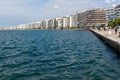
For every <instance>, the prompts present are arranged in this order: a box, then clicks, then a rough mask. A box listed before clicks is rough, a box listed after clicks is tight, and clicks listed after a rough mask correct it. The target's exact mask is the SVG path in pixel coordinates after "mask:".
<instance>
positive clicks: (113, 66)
mask: <svg viewBox="0 0 120 80" xmlns="http://www.w3.org/2000/svg"><path fill="white" fill-rule="evenodd" d="M0 80H120V57H118V56H117V54H116V51H115V50H113V49H112V48H110V47H109V46H107V45H106V44H104V43H103V42H102V41H101V40H100V39H98V38H97V37H96V36H95V35H94V34H93V33H91V32H90V31H78V30H74V31H54V30H53V31H49V30H48V31H39V30H31V31H0Z"/></svg>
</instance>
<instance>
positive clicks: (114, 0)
mask: <svg viewBox="0 0 120 80" xmlns="http://www.w3.org/2000/svg"><path fill="white" fill-rule="evenodd" d="M105 2H106V3H114V2H116V0H105Z"/></svg>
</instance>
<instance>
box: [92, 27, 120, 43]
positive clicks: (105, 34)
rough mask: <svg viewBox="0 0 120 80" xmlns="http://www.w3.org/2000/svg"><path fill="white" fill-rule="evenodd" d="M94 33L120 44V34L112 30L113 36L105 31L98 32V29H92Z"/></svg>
mask: <svg viewBox="0 0 120 80" xmlns="http://www.w3.org/2000/svg"><path fill="white" fill-rule="evenodd" d="M91 30H92V31H94V32H96V33H98V34H101V35H103V36H104V37H107V38H109V39H111V40H113V41H116V42H118V43H119V44H120V38H119V33H117V34H115V31H114V29H110V31H111V34H109V33H108V30H106V31H104V30H100V31H99V30H97V29H91ZM118 32H120V29H119V30H118Z"/></svg>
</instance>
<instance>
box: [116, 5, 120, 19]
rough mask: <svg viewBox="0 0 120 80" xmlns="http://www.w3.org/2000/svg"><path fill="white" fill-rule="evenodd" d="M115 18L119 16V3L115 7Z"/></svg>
mask: <svg viewBox="0 0 120 80" xmlns="http://www.w3.org/2000/svg"><path fill="white" fill-rule="evenodd" d="M115 18H120V5H117V6H116V7H115Z"/></svg>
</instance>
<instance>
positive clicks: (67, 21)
mask: <svg viewBox="0 0 120 80" xmlns="http://www.w3.org/2000/svg"><path fill="white" fill-rule="evenodd" d="M69 26H70V18H69V17H63V28H69Z"/></svg>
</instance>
